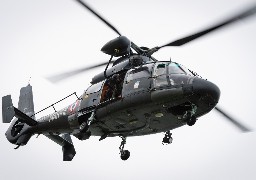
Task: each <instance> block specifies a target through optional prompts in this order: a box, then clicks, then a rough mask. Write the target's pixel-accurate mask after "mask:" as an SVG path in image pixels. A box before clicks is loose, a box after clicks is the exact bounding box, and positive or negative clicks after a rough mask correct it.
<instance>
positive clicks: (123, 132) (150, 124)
mask: <svg viewBox="0 0 256 180" xmlns="http://www.w3.org/2000/svg"><path fill="white" fill-rule="evenodd" d="M77 2H78V3H80V4H81V5H82V6H83V7H85V8H86V9H88V10H89V11H90V12H92V13H93V14H94V15H96V16H97V17H98V18H99V19H100V20H102V21H103V22H104V23H105V24H106V25H108V26H109V27H110V28H111V29H112V30H114V31H115V32H116V33H117V34H118V35H119V37H117V38H115V39H113V40H111V41H109V42H108V43H107V44H105V45H104V46H103V47H102V49H101V50H102V51H103V52H104V53H106V54H108V55H110V56H111V57H110V60H109V61H108V62H106V63H102V64H98V65H95V66H92V67H86V68H83V69H79V70H76V71H72V72H67V73H63V74H60V75H57V76H53V77H51V78H49V79H50V80H51V81H53V82H57V81H59V80H62V79H65V78H67V77H69V76H72V75H75V74H78V73H80V72H83V71H86V70H90V69H93V68H95V67H99V66H106V67H105V70H104V71H103V72H102V73H100V74H98V75H96V76H94V77H93V78H92V81H91V84H92V85H91V86H90V87H89V88H88V89H87V90H85V92H84V93H83V94H82V95H81V96H79V97H78V96H77V95H76V93H73V94H71V95H75V96H76V97H77V100H76V101H75V102H74V103H73V104H71V105H69V106H67V107H66V108H64V109H62V110H60V111H56V110H55V107H54V105H55V104H57V103H59V102H60V101H62V100H64V99H66V98H67V97H69V96H71V95H69V96H67V97H65V98H63V99H61V100H60V101H58V102H56V103H54V104H52V105H50V106H48V107H46V108H45V109H48V108H51V107H52V108H53V109H54V110H55V112H54V113H53V114H50V115H47V116H44V117H41V118H39V119H36V118H35V115H36V114H38V113H40V112H42V111H44V110H45V109H43V110H41V111H39V112H37V113H35V111H34V104H33V93H32V86H31V85H30V84H29V85H28V86H26V87H23V88H21V90H20V97H19V103H18V108H16V107H14V106H13V104H12V99H11V96H10V95H7V96H4V97H3V98H2V112H3V114H2V118H3V122H4V123H11V125H10V127H9V128H8V130H7V132H6V137H7V139H8V140H9V141H10V142H11V143H13V144H15V145H17V147H16V148H18V147H20V146H23V145H26V144H27V142H28V141H29V139H30V138H31V137H32V136H33V135H35V134H38V135H39V134H43V135H45V136H47V137H48V138H49V139H51V140H53V141H54V142H56V143H57V144H59V145H61V146H62V150H63V160H64V161H70V160H72V159H73V157H74V156H75V154H76V151H75V148H74V146H73V143H72V140H71V135H73V136H75V137H76V138H78V139H79V140H86V139H89V138H90V136H100V140H103V139H105V138H106V137H114V136H120V137H121V138H122V142H121V145H120V147H119V149H120V154H121V159H122V160H127V159H128V158H129V156H130V152H129V151H128V150H124V145H125V143H126V138H127V137H129V136H140V135H148V134H154V133H159V132H165V136H164V138H163V141H162V143H165V144H170V143H171V142H172V137H171V135H172V134H171V133H170V130H172V129H175V128H178V127H181V126H183V125H189V126H192V125H194V124H195V123H196V121H197V119H198V118H199V117H201V116H203V115H204V114H206V113H208V112H210V111H211V110H212V109H215V110H217V111H218V112H220V113H221V114H222V115H224V116H225V117H226V118H227V119H228V120H229V121H230V122H232V123H233V124H234V125H235V126H237V127H238V128H239V129H240V130H241V131H243V132H248V131H249V129H248V128H246V127H245V126H244V125H242V124H241V123H239V122H238V121H236V120H235V119H234V118H232V117H230V116H229V115H227V114H226V113H225V112H223V110H221V109H220V108H217V107H216V104H217V103H218V100H219V97H220V90H219V88H218V87H217V86H216V85H215V84H213V83H211V82H209V81H207V80H204V79H202V78H201V77H200V76H199V75H197V74H196V73H195V72H193V71H191V70H189V69H187V68H185V67H184V66H182V65H180V64H178V63H175V62H172V61H158V60H156V59H155V58H154V57H153V56H152V55H153V54H154V53H155V52H156V51H158V50H159V49H161V48H163V47H167V46H181V45H184V44H186V43H188V42H190V41H193V40H195V39H197V38H199V37H201V36H203V35H206V34H208V33H210V32H212V31H214V30H217V29H219V28H221V27H223V26H226V25H229V24H231V23H233V22H235V21H238V20H241V19H244V18H247V17H249V16H251V15H254V14H255V12H256V6H253V8H250V9H248V10H246V11H244V12H242V13H240V14H238V15H236V16H233V17H232V18H230V19H227V20H225V21H223V22H222V23H218V24H216V25H215V26H212V27H210V28H208V29H206V30H203V31H200V32H198V33H195V34H192V35H190V36H187V37H184V38H182V39H179V40H176V41H173V42H171V43H168V44H165V45H163V46H159V47H154V48H151V49H150V48H146V47H139V46H137V45H136V44H135V43H133V42H131V41H130V40H129V39H128V38H127V37H125V36H122V35H121V34H120V33H119V32H118V31H117V29H116V28H114V27H113V26H112V25H111V24H110V23H109V22H107V21H106V20H105V19H104V18H102V16H100V15H99V14H98V13H96V12H95V11H94V10H93V9H91V8H90V7H89V6H88V5H87V4H85V3H84V2H83V1H80V0H77ZM113 57H117V59H116V60H115V61H114V62H113V63H112V61H113ZM110 64H113V65H112V67H110V68H109V65H110ZM14 116H15V117H16V118H13V117H14Z"/></svg>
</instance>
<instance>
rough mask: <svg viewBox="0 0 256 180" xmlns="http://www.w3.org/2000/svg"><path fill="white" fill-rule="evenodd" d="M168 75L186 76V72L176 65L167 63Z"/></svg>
mask: <svg viewBox="0 0 256 180" xmlns="http://www.w3.org/2000/svg"><path fill="white" fill-rule="evenodd" d="M167 71H168V74H186V72H185V71H184V70H183V69H182V68H181V67H180V65H179V64H177V63H169V65H168V69H167Z"/></svg>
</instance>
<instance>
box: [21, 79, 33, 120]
mask: <svg viewBox="0 0 256 180" xmlns="http://www.w3.org/2000/svg"><path fill="white" fill-rule="evenodd" d="M18 109H19V110H20V111H21V112H23V113H24V114H26V115H27V116H30V117H31V116H32V115H33V114H35V111H34V102H33V92H32V86H31V85H30V84H28V85H27V86H26V87H22V88H21V89H20V98H19V104H18ZM32 118H34V117H32Z"/></svg>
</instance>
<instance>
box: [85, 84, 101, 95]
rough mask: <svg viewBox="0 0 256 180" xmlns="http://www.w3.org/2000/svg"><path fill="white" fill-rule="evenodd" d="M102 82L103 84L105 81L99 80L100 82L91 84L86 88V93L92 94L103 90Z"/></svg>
mask: <svg viewBox="0 0 256 180" xmlns="http://www.w3.org/2000/svg"><path fill="white" fill-rule="evenodd" d="M102 84H103V82H99V83H96V84H93V85H91V86H90V87H89V88H88V89H87V90H86V94H91V93H95V92H99V91H100V90H101V87H102Z"/></svg>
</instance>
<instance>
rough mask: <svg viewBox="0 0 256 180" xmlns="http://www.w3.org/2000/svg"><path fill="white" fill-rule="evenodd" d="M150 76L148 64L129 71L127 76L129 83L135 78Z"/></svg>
mask: <svg viewBox="0 0 256 180" xmlns="http://www.w3.org/2000/svg"><path fill="white" fill-rule="evenodd" d="M149 76H150V70H149V68H148V67H147V66H145V67H142V68H139V69H134V70H132V71H130V72H129V73H128V75H127V77H126V83H129V82H130V81H132V80H134V79H140V78H145V77H149Z"/></svg>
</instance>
